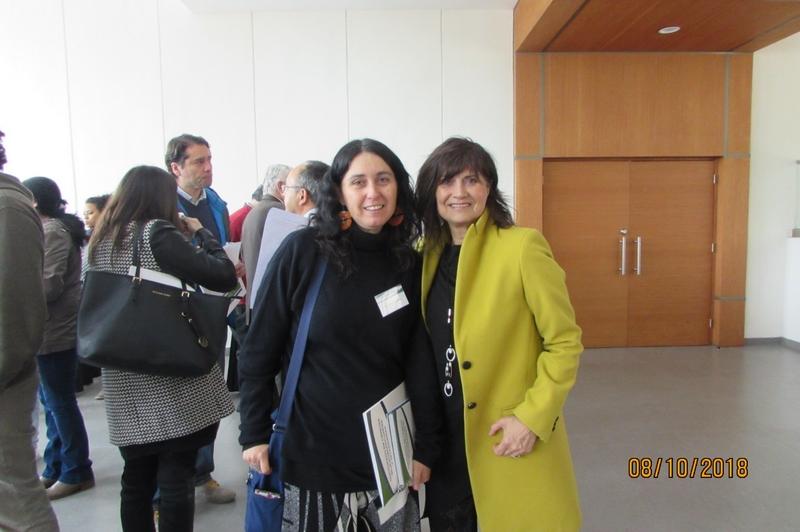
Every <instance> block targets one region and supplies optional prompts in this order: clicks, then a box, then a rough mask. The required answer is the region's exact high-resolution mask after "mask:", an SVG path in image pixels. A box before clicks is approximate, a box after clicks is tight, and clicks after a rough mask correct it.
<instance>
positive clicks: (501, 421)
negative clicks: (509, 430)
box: [489, 418, 505, 436]
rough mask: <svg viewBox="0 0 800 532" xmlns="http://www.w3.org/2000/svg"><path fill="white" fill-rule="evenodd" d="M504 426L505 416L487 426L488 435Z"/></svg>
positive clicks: (492, 434)
mask: <svg viewBox="0 0 800 532" xmlns="http://www.w3.org/2000/svg"><path fill="white" fill-rule="evenodd" d="M504 428H505V418H501V419H499V420H497V421H495V422H494V424H493V425H492V426H491V427H490V428H489V436H494V435H495V434H497V432H498V431H500V430H502V429H504Z"/></svg>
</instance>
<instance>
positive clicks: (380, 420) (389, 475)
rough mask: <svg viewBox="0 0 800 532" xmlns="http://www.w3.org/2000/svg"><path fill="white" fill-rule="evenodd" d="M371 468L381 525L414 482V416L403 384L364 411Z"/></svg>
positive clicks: (406, 496) (400, 506)
mask: <svg viewBox="0 0 800 532" xmlns="http://www.w3.org/2000/svg"><path fill="white" fill-rule="evenodd" d="M363 418H364V426H365V428H366V432H367V444H368V445H369V453H370V458H371V459H372V469H373V472H374V473H375V482H376V485H377V488H378V495H379V496H380V499H381V508H379V509H378V516H379V517H380V521H381V524H383V523H385V522H386V521H387V520H388V519H389V518H390V517H391V516H392V515H394V514H395V513H397V511H399V510H400V509H401V508H403V506H405V503H406V500H407V498H408V487H409V486H410V485H411V475H412V463H413V462H412V461H413V458H414V445H413V441H414V417H413V415H412V413H411V402H410V401H409V399H408V394H407V393H406V386H405V383H401V384H400V385H398V386H397V387H396V388H395V389H394V390H392V391H391V392H389V393H388V394H387V395H386V396H385V397H384V398H383V399H381V400H380V401H378V402H377V403H375V404H374V405H373V406H372V407H370V408H369V410H367V411H365V412H364V414H363ZM420 494H421V496H420V503H421V504H420V514H422V513H423V512H424V502H423V501H424V500H425V499H424V487H423V490H420Z"/></svg>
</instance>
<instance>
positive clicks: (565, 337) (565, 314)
mask: <svg viewBox="0 0 800 532" xmlns="http://www.w3.org/2000/svg"><path fill="white" fill-rule="evenodd" d="M497 182H498V176H497V169H496V168H495V164H494V161H493V160H492V157H491V156H490V155H489V154H488V153H487V152H486V150H485V149H483V147H481V146H480V145H479V144H477V143H475V142H472V141H471V140H468V139H463V138H450V139H448V140H446V141H445V142H444V143H443V144H442V145H440V146H439V147H438V148H436V149H435V150H434V151H433V153H431V155H430V156H429V157H428V159H427V160H426V161H425V162H424V163H423V165H422V167H421V169H420V171H419V176H418V177H417V184H416V208H417V212H418V214H419V216H420V218H421V219H422V223H423V227H424V228H425V235H424V239H423V242H424V243H423V270H422V271H423V273H422V294H423V295H422V299H423V306H422V308H423V309H424V311H425V320H426V323H427V325H428V330H429V331H430V335H431V339H432V343H433V352H434V356H435V361H434V362H435V367H436V375H437V377H438V380H439V386H438V389H439V393H440V394H441V397H442V399H443V401H444V403H445V420H446V421H445V427H446V438H445V444H444V446H443V447H444V450H443V452H442V454H441V459H440V460H439V461H438V462H437V463H436V464H435V465H434V467H433V476H432V478H431V482H430V483H429V490H428V495H429V502H430V519H431V530H433V531H434V532H439V531H451V530H452V531H455V530H457V531H464V532H468V531H473V532H474V531H477V530H478V528H480V529H481V530H492V531H493V530H518V531H522V530H525V531H527V530H547V531H554V532H555V531H576V530H578V529H579V528H580V523H581V513H580V507H579V504H578V490H577V485H576V482H575V474H574V473H573V469H572V458H571V457H570V453H569V444H568V442H567V431H566V427H565V424H564V419H563V418H564V416H563V412H562V411H563V407H564V402H565V400H566V399H567V394H568V393H569V391H570V389H571V388H572V386H573V385H574V384H575V378H576V375H577V371H578V360H579V357H580V354H581V352H582V350H583V347H582V345H581V330H580V328H579V327H578V326H577V325H576V323H575V313H574V312H573V310H572V305H571V304H570V301H569V295H568V294H567V287H566V284H565V281H564V272H563V270H562V269H561V268H560V267H559V266H558V264H557V263H556V261H555V260H554V259H553V254H552V253H551V251H550V247H549V246H548V244H547V242H546V241H545V239H544V237H543V236H542V235H541V234H540V233H539V232H538V231H535V230H533V229H527V228H522V227H515V226H514V222H513V220H512V218H511V213H510V211H509V208H508V206H507V205H506V202H505V200H504V199H503V197H502V194H501V193H500V191H499V190H498V188H497Z"/></svg>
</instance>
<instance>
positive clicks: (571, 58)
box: [544, 54, 725, 157]
mask: <svg viewBox="0 0 800 532" xmlns="http://www.w3.org/2000/svg"><path fill="white" fill-rule="evenodd" d="M724 90H725V57H724V56H722V55H716V54H602V55H601V54H548V55H547V56H545V103H544V106H545V110H544V113H545V119H546V124H545V156H546V157H654V156H655V157H667V156H669V157H692V156H713V155H722V152H723V140H724V136H723V125H724V116H723V112H724V96H725V93H724Z"/></svg>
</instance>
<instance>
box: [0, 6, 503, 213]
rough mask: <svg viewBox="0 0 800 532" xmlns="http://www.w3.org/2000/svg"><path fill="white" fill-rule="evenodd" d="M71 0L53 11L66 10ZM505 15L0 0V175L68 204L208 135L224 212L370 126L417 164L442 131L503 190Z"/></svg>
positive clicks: (412, 166)
mask: <svg viewBox="0 0 800 532" xmlns="http://www.w3.org/2000/svg"><path fill="white" fill-rule="evenodd" d="M62 5H63V11H62ZM512 22H513V15H512V11H511V10H504V11H474V10H463V11H462V10H406V11H386V10H370V11H358V10H349V11H344V10H331V11H275V12H245V11H243V12H233V13H231V12H226V13H210V14H208V13H203V14H199V13H192V12H191V11H189V10H188V8H187V7H186V6H185V4H184V3H183V2H181V1H180V0H104V1H103V2H96V1H94V0H63V2H62V1H61V0H26V1H25V2H20V1H17V0H0V50H3V62H2V68H3V80H2V81H0V130H3V131H4V132H5V133H6V138H5V146H6V150H7V152H8V157H9V163H8V164H7V165H6V172H9V173H12V174H14V175H17V176H18V177H20V178H23V179H24V178H26V177H30V176H33V175H46V176H49V177H52V178H54V179H55V180H56V181H57V182H58V183H59V185H60V186H61V188H62V193H63V195H64V196H65V198H66V199H68V200H69V201H70V204H71V205H70V206H71V207H72V209H73V210H76V211H78V212H80V211H82V202H83V199H85V198H86V197H87V196H90V195H95V194H100V193H104V192H110V191H111V190H113V188H114V187H115V186H116V184H117V182H118V181H119V179H120V178H121V177H122V175H123V174H124V172H125V171H126V170H127V169H128V168H130V167H131V166H133V165H135V164H155V165H158V166H163V150H164V147H165V144H166V141H167V140H168V139H169V138H171V137H173V136H175V135H178V134H180V133H184V132H187V133H194V134H199V135H202V136H204V137H206V138H207V139H208V140H209V142H210V144H211V149H212V154H213V157H214V188H216V189H217V190H218V191H219V192H220V193H221V194H222V196H223V197H224V198H226V199H227V200H228V202H229V204H230V207H231V210H233V209H236V208H238V206H239V205H240V204H241V203H242V202H243V201H245V200H246V199H247V198H249V196H250V193H251V192H252V189H253V188H254V187H255V185H256V184H257V183H258V182H259V181H260V176H261V175H262V174H263V171H264V170H265V168H266V167H267V165H269V164H271V163H274V162H283V163H286V164H290V165H292V164H296V163H298V162H300V161H302V160H304V159H311V158H315V159H320V160H323V161H326V162H330V160H331V159H332V158H333V155H334V153H335V152H336V150H337V149H338V148H339V147H341V146H342V145H343V144H344V143H345V142H347V141H348V140H349V139H351V138H356V137H361V136H373V137H375V138H377V139H378V140H382V141H384V142H385V143H386V144H388V145H389V146H390V147H391V148H393V149H394V150H395V151H396V152H397V154H398V155H399V156H400V158H401V159H402V160H403V162H404V163H405V164H406V166H407V168H408V170H409V171H410V172H411V173H412V175H413V174H415V173H416V171H417V169H418V168H419V165H420V164H421V163H422V161H423V160H424V159H425V157H426V156H427V155H428V153H430V151H431V150H432V149H433V148H434V147H435V146H436V145H437V144H439V143H440V142H441V141H442V140H443V139H444V138H446V137H447V136H449V135H454V134H458V135H465V136H470V137H472V138H473V139H475V140H476V141H478V142H481V143H483V144H484V146H485V147H486V148H487V149H488V150H489V151H490V152H491V153H492V154H493V155H494V156H495V159H496V161H497V163H498V167H499V168H498V169H499V171H500V176H501V177H500V179H501V183H500V185H501V188H502V189H503V190H504V191H506V192H507V193H508V194H509V196H510V195H511V193H512V192H513V174H512V172H513V145H512V143H513V138H512V135H513V129H512V123H513V103H512V102H513V100H512V98H513V49H512Z"/></svg>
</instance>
